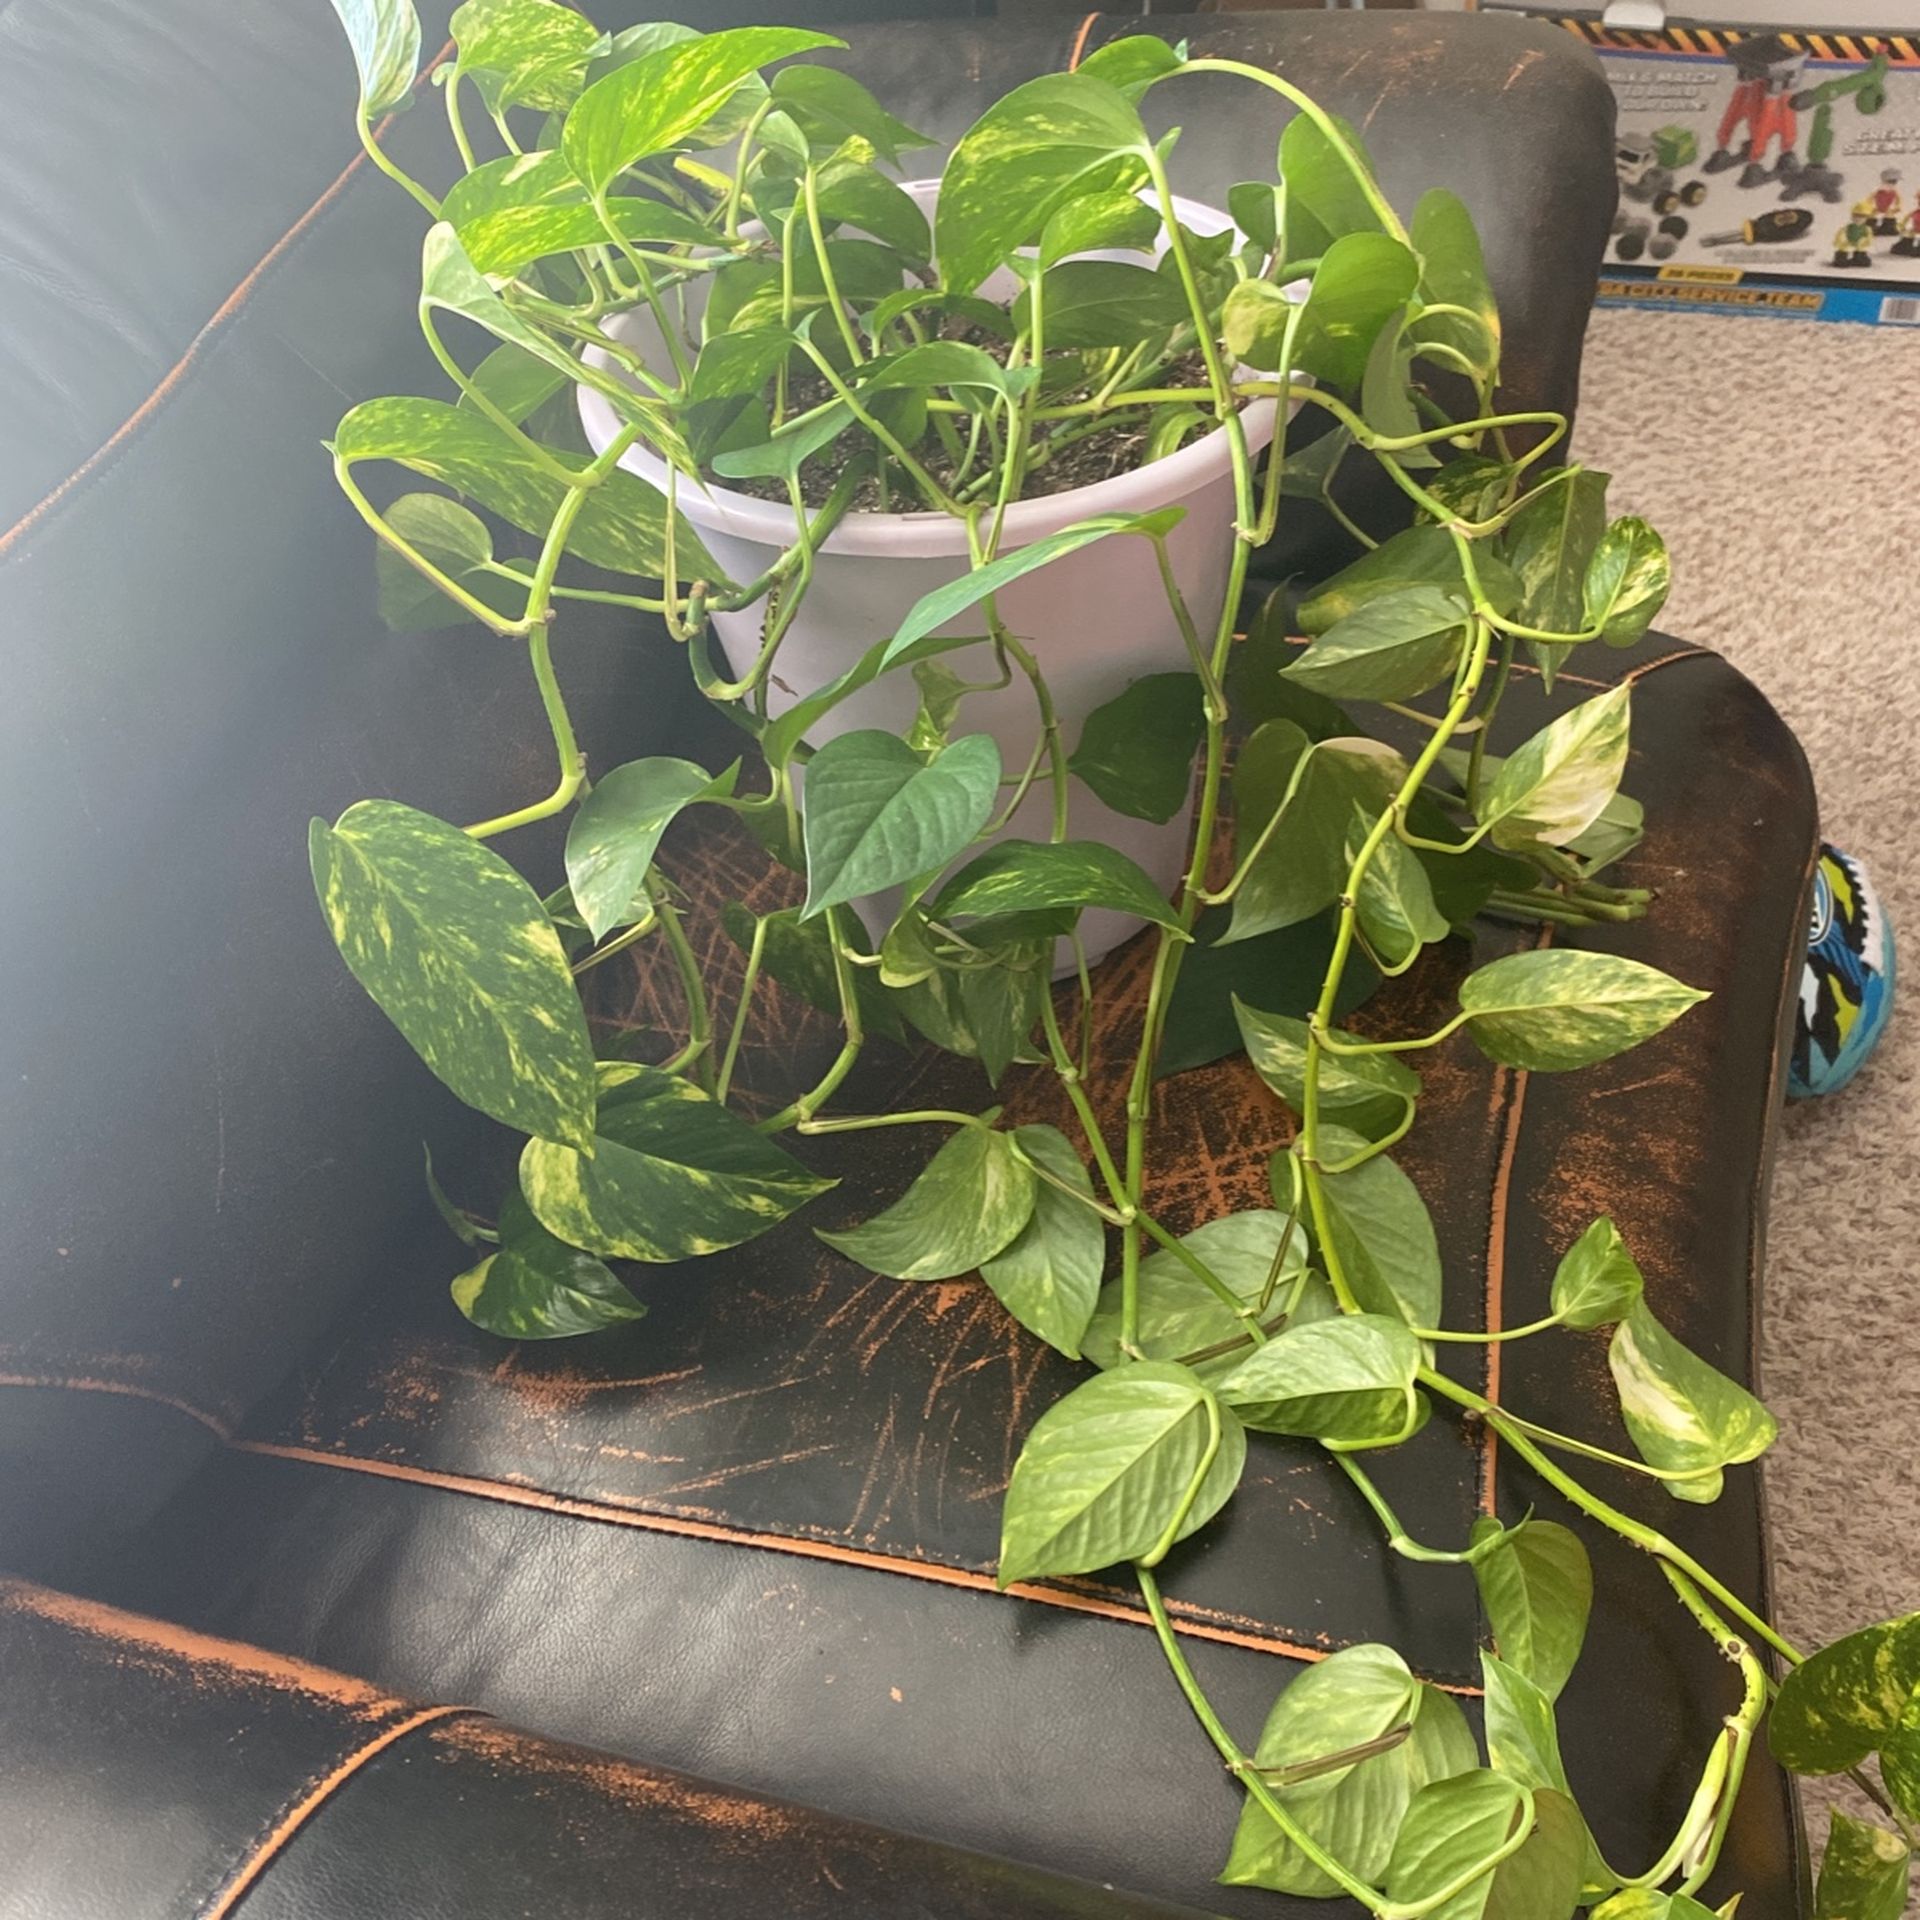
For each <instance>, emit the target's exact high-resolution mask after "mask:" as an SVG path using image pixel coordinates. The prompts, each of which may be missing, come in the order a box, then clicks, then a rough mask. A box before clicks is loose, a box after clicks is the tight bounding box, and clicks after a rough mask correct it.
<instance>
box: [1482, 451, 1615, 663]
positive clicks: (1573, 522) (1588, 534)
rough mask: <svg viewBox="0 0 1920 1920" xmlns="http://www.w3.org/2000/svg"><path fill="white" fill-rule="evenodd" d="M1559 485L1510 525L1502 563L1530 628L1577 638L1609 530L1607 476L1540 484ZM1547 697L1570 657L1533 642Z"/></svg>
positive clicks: (1553, 472)
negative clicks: (1590, 575) (1590, 571)
mask: <svg viewBox="0 0 1920 1920" xmlns="http://www.w3.org/2000/svg"><path fill="white" fill-rule="evenodd" d="M1548 480H1553V481H1555V482H1556V484H1554V485H1553V486H1551V487H1549V488H1547V490H1546V491H1545V492H1543V493H1541V494H1540V495H1539V496H1538V498H1536V499H1534V500H1531V501H1529V502H1528V504H1527V505H1526V506H1524V507H1522V508H1521V509H1520V511H1519V512H1518V513H1516V514H1515V515H1514V516H1513V518H1512V519H1511V520H1510V521H1509V522H1508V523H1507V528H1506V532H1505V533H1504V534H1503V535H1502V537H1501V541H1500V557H1501V558H1502V559H1503V560H1505V562H1506V563H1507V565H1508V566H1509V567H1511V568H1512V570H1513V574H1514V577H1515V579H1516V580H1517V581H1518V582H1519V584H1520V591H1521V598H1520V604H1519V607H1518V609H1517V611H1518V613H1519V616H1520V618H1521V619H1522V620H1523V621H1524V622H1525V623H1526V625H1528V626H1530V627H1540V628H1543V629H1544V630H1546V631H1548V632H1551V633H1578V632H1579V631H1580V630H1581V629H1582V627H1584V626H1585V625H1586V578H1587V568H1588V566H1589V565H1590V564H1591V562H1592V560H1593V556H1594V551H1595V549H1596V548H1597V547H1598V546H1599V544H1600V537H1601V535H1602V534H1603V533H1604V532H1605V531H1606V526H1607V476H1606V475H1605V474H1604V473H1594V472H1592V471H1591V470H1574V469H1568V468H1559V469H1554V468H1549V469H1547V470H1546V471H1544V472H1542V473H1540V474H1538V475H1537V476H1536V484H1541V483H1544V482H1546V481H1548ZM1527 644H1528V647H1529V649H1530V651H1531V652H1532V654H1533V658H1534V661H1535V663H1536V664H1537V665H1538V667H1539V669H1540V678H1541V681H1542V682H1543V684H1544V685H1545V686H1546V687H1547V689H1548V690H1549V691H1551V690H1552V687H1553V678H1554V674H1555V673H1556V672H1557V671H1558V669H1559V667H1560V664H1561V662H1562V661H1563V660H1564V659H1565V657H1566V648H1565V647H1563V646H1553V645H1542V644H1541V643H1540V642H1538V641H1529V642H1528V643H1527Z"/></svg>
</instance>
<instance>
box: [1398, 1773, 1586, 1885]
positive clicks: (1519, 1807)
mask: <svg viewBox="0 0 1920 1920" xmlns="http://www.w3.org/2000/svg"><path fill="white" fill-rule="evenodd" d="M1529 1811H1530V1810H1529V1808H1528V1805H1527V1796H1526V1793H1525V1792H1524V1791H1523V1790H1522V1789H1521V1788H1520V1787H1518V1786H1516V1785H1515V1784H1514V1782H1513V1781H1511V1780H1510V1779H1508V1778H1507V1777H1506V1776H1505V1775H1504V1774H1498V1773H1491V1772H1489V1771H1487V1770H1486V1769H1485V1768H1483V1767H1476V1768H1475V1769H1474V1770H1473V1771H1472V1772H1471V1773H1457V1774H1454V1775H1453V1776H1452V1777H1451V1778H1450V1779H1446V1780H1432V1781H1429V1782H1428V1783H1427V1785H1425V1786H1424V1787H1422V1788H1421V1789H1420V1791H1419V1792H1418V1793H1416V1794H1415V1795H1414V1796H1413V1798H1412V1800H1411V1801H1410V1802H1409V1803H1408V1805H1407V1814H1406V1818H1405V1819H1404V1820H1402V1821H1401V1823H1400V1830H1399V1832H1398V1833H1396V1834H1395V1835H1394V1839H1393V1854H1392V1857H1391V1858H1390V1859H1389V1860H1388V1862H1387V1884H1386V1893H1387V1898H1388V1899H1389V1900H1394V1901H1399V1902H1401V1903H1404V1904H1408V1905H1411V1904H1413V1903H1414V1902H1417V1901H1422V1900H1431V1899H1432V1898H1433V1897H1434V1896H1435V1895H1436V1894H1440V1893H1443V1892H1445V1891H1446V1889H1447V1888H1449V1887H1451V1886H1452V1885H1454V1883H1455V1882H1456V1881H1458V1880H1460V1879H1461V1878H1462V1877H1463V1876H1464V1875H1467V1874H1470V1873H1472V1872H1473V1870H1474V1869H1475V1868H1476V1867H1477V1866H1481V1865H1487V1866H1488V1876H1487V1879H1486V1880H1485V1881H1484V1882H1483V1883H1481V1884H1479V1885H1477V1886H1474V1887H1471V1888H1469V1889H1468V1890H1467V1892H1466V1893H1465V1894H1463V1895H1462V1896H1460V1897H1458V1898H1456V1899H1452V1900H1449V1901H1447V1903H1446V1904H1445V1905H1444V1906H1443V1907H1440V1908H1438V1909H1436V1911H1437V1912H1439V1913H1441V1914H1444V1915H1445V1916H1446V1920H1479V1916H1480V1915H1481V1914H1482V1913H1484V1912H1485V1911H1486V1902H1487V1900H1488V1898H1489V1896H1490V1895H1491V1894H1492V1891H1493V1882H1492V1869H1491V1865H1490V1863H1491V1862H1492V1860H1493V1857H1494V1855H1495V1854H1497V1853H1498V1852H1499V1851H1500V1850H1501V1848H1503V1847H1504V1846H1505V1845H1506V1844H1507V1842H1508V1841H1509V1840H1511V1839H1512V1838H1513V1836H1514V1834H1515V1833H1516V1832H1517V1831H1518V1830H1519V1828H1520V1827H1521V1825H1522V1824H1523V1823H1524V1822H1525V1821H1526V1820H1527V1819H1528V1818H1529ZM1536 1920H1548V1916H1547V1915H1546V1914H1544V1913H1542V1914H1540V1915H1538V1916H1537V1917H1536Z"/></svg>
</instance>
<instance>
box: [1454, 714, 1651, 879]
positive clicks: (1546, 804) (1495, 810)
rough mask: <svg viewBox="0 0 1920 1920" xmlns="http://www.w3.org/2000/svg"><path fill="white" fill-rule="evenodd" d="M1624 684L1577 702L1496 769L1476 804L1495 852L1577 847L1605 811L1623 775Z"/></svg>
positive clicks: (1624, 732) (1625, 733)
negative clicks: (1490, 831) (1574, 844)
mask: <svg viewBox="0 0 1920 1920" xmlns="http://www.w3.org/2000/svg"><path fill="white" fill-rule="evenodd" d="M1632 697H1633V688H1632V687H1631V686H1630V685H1628V684H1627V683H1626V682H1624V681H1623V682H1622V683H1621V684H1620V685H1619V686H1617V687H1615V688H1613V689H1612V690H1611V691H1610V692H1608V693H1603V694H1600V695H1598V696H1597V697H1596V698H1594V699H1592V700H1583V701H1581V703H1580V704H1579V705H1578V706H1577V707H1574V708H1572V709H1570V710H1569V711H1568V712H1566V713H1563V714H1561V715H1560V717H1559V718H1558V719H1557V720H1554V721H1553V722H1552V723H1551V724H1549V725H1548V726H1546V727H1543V728H1542V729H1541V730H1540V732H1538V733H1536V734H1535V735H1534V736H1533V738H1532V739H1531V740H1529V741H1528V742H1527V743H1526V745H1525V746H1523V747H1522V748H1520V750H1519V751H1518V752H1517V753H1512V754H1509V755H1508V756H1507V758H1506V759H1505V760H1504V761H1502V762H1501V765H1500V773H1499V777H1498V778H1497V779H1495V781H1494V782H1493V784H1492V786H1491V787H1489V788H1488V789H1487V790H1486V792H1485V794H1484V796H1483V798H1482V800H1481V804H1480V820H1481V824H1482V825H1486V826H1491V827H1492V829H1493V839H1494V844H1495V845H1496V846H1502V847H1526V846H1531V845H1533V844H1534V843H1536V842H1542V841H1543V842H1545V844H1546V845H1548V846H1550V847H1564V846H1567V845H1568V844H1570V843H1571V842H1572V841H1575V840H1578V839H1579V838H1580V836H1581V835H1582V834H1583V833H1585V832H1586V831H1587V829H1588V828H1589V827H1591V826H1592V825H1593V823H1594V822H1595V821H1596V820H1598V819H1599V818H1600V815H1601V814H1602V813H1603V812H1604V811H1605V809H1606V805H1607V802H1608V801H1609V800H1611V799H1612V798H1613V796H1614V793H1615V792H1616V790H1617V789H1618V788H1619V785H1620V782H1621V779H1622V778H1623V777H1624V775H1625V773H1626V771H1627V726H1628V703H1629V702H1630V701H1631V699H1632Z"/></svg>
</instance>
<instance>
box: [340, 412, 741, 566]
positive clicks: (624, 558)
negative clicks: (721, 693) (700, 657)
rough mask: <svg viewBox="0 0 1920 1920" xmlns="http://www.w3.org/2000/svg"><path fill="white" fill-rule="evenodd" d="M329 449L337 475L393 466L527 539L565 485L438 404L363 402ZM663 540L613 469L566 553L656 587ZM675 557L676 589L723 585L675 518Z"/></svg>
mask: <svg viewBox="0 0 1920 1920" xmlns="http://www.w3.org/2000/svg"><path fill="white" fill-rule="evenodd" d="M333 445H334V452H335V455H336V456H337V457H338V458H339V459H340V460H341V461H342V462H343V463H345V464H346V465H349V466H351V465H353V464H354V463H356V462H358V461H361V460H393V461H397V462H398V463H399V464H400V465H401V466H403V467H407V468H409V469H411V470H412V471H413V472H415V473H419V474H424V475H426V477H427V478H428V479H430V480H438V481H439V482H441V484H442V485H444V486H448V487H451V488H453V489H454V491H455V492H457V493H464V494H466V495H467V496H468V497H469V498H470V499H473V500H477V501H478V502H479V503H480V504H481V505H482V506H483V507H485V508H487V509H488V510H489V511H490V512H493V513H497V514H499V516H500V517H501V518H502V519H503V520H509V521H511V522H512V523H513V524H514V525H515V526H516V527H519V528H522V529H523V530H524V531H526V532H528V533H532V534H538V535H544V534H545V533H546V531H547V529H548V527H549V526H550V525H551V524H552V522H553V517H554V515H555V514H556V513H557V512H558V511H559V509H560V503H561V502H562V501H563V500H564V499H565V498H566V494H567V487H566V483H565V482H564V481H562V480H560V479H559V478H557V477H556V476H555V475H553V474H551V473H549V472H548V471H547V470H546V468H545V467H543V466H542V465H541V464H540V463H539V461H537V460H536V459H535V458H534V456H533V455H532V454H531V453H530V452H529V451H528V450H527V449H526V448H525V447H523V446H521V445H520V444H519V443H518V442H516V441H515V440H513V439H512V438H510V437H509V436H508V435H507V434H505V433H503V432H502V431H501V430H500V428H498V427H496V426H495V425H494V424H493V422H492V421H491V420H488V419H485V418H484V417H482V416H481V415H480V414H478V413H475V412H474V411H472V410H471V409H470V408H466V407H450V406H448V405H447V404H446V402H445V401H442V400H423V399H416V398H413V397H411V396H408V397H396V398H392V399H383V400H366V401H362V402H361V404H360V405H359V406H357V407H355V408H354V409H353V410H352V411H351V412H350V413H349V414H348V415H347V416H346V418H345V419H343V420H342V421H341V422H340V426H339V430H338V432H337V433H336V434H335V436H334V442H333ZM550 453H551V457H552V458H553V459H555V460H557V461H558V462H559V463H560V464H561V465H562V466H565V467H571V468H573V469H574V470H575V471H578V470H579V469H581V468H584V467H585V466H586V465H587V464H588V462H587V461H585V460H583V459H581V458H579V457H578V456H576V455H572V454H565V453H561V452H558V451H554V450H550ZM666 531H667V502H666V496H665V495H664V494H662V493H661V492H660V490H659V489H658V488H657V487H654V486H651V485H649V483H648V482H646V481H645V480H642V479H641V478H640V476H639V475H638V474H634V473H629V472H627V471H626V469H625V468H624V467H616V468H614V470H613V471H612V472H611V473H609V474H607V475H605V476H604V478H603V479H602V480H601V482H600V484H599V485H598V486H596V487H595V488H594V489H593V490H592V492H591V493H589V495H588V496H587V502H586V505H585V506H584V507H583V508H582V509H581V511H580V514H579V517H578V518H577V519H576V520H575V521H574V523H573V528H572V531H571V532H570V533H569V535H568V537H567V543H566V545H567V551H568V552H569V553H575V554H578V555H579V556H580V558H581V559H582V560H586V561H589V562H590V563H591V564H593V565H594V566H597V567H608V568H611V569H612V570H613V571H614V572H616V573H632V574H638V575H640V576H641V577H642V578H644V579H649V580H658V579H661V578H663V577H664V576H665V573H666V554H667V546H666ZM675 547H676V552H677V557H678V560H679V565H680V575H681V578H682V579H683V580H692V579H704V580H707V581H710V582H712V583H714V584H716V585H717V584H719V583H720V582H722V581H724V580H725V578H726V576H725V574H724V573H722V571H721V569H720V566H719V563H718V562H717V561H716V560H715V559H714V558H713V556H712V555H711V554H710V553H709V552H708V551H707V550H706V547H705V546H704V545H703V544H702V543H701V540H700V536H699V535H698V534H697V533H695V532H694V530H693V528H692V527H691V526H690V525H689V524H688V523H687V521H686V519H685V517H684V516H683V517H681V519H680V521H679V526H678V531H677V532H676V534H675Z"/></svg>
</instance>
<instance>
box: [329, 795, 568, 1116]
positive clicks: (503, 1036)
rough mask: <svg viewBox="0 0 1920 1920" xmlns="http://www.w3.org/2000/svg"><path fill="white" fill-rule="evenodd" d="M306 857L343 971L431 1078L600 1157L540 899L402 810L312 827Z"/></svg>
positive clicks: (506, 869)
mask: <svg viewBox="0 0 1920 1920" xmlns="http://www.w3.org/2000/svg"><path fill="white" fill-rule="evenodd" d="M308 850H309V853H310V856H311V859H312V863H313V884H314V889H315V891H316V892H317V893H318V894H319V896H320V905H321V909H322V911H323V912H324V913H325V914H326V917H327V926H328V928H329V930H330V931H331V932H332V934H333V938H334V943H335V944H336V945H337V946H338V947H339V949H340V953H341V956H342V958H344V959H345V961H346V963H347V966H348V968H349V969H350V970H351V972H352V974H353V977H354V978H355V979H356V980H358V981H359V982H360V984H361V985H362V986H363V987H365V988H366V990H367V992H368V993H369V994H371V995H372V996H373V999H374V1001H375V1003H376V1004H377V1005H378V1006H379V1008H380V1010H381V1012H383V1013H384V1014H385V1015H386V1016H387V1018H388V1019H389V1020H391V1021H392V1022H393V1024H394V1025H395V1026H396V1027H398V1028H399V1029H400V1031H401V1033H402V1034H403V1035H404V1036H405V1038H406V1040H407V1043H408V1045H410V1046H411V1047H412V1048H413V1050H414V1051H415V1052H416V1053H417V1054H419V1056H420V1058H421V1059H422V1060H424V1061H425V1062H426V1063H427V1065H428V1066H429V1067H430V1068H432V1069H433V1071H434V1073H435V1074H437V1075H438V1076H439V1078H440V1079H441V1080H442V1081H443V1082H444V1083H445V1084H446V1085H447V1086H448V1087H449V1088H450V1089H451V1090H452V1091H453V1092H454V1093H456V1094H457V1095H458V1096H459V1097H460V1098H461V1099H462V1100H464V1101H465V1102H466V1103H467V1104H468V1106H470V1107H477V1108H479V1110H480V1111H481V1112H482V1113H484V1114H488V1115H490V1116H491V1117H492V1118H493V1119H495V1120H499V1121H503V1122H504V1123H505V1124H506V1125H508V1126H510V1127H518V1128H520V1129H521V1130H522V1131H523V1132H527V1133H533V1134H541V1135H544V1136H546V1137H547V1138H548V1139H550V1140H564V1141H568V1142H570V1143H571V1144H572V1146H577V1147H587V1148H590V1147H591V1146H592V1143H593V1111H594V1085H593V1048H592V1046H591V1044H590V1043H589V1041H588V1038H587V1022H586V1016H585V1015H584V1014H583V1013H582V1012H581V1010H580V998H579V995H578V994H577V993H576V992H575V991H574V985H573V976H572V974H571V973H570V972H569V971H568V969H567V956H566V954H565V953H564V952H563V951H562V950H561V946H560V937H559V935H558V934H556V933H555V932H554V930H553V922H552V921H551V920H549V919H548V918H547V912H546V909H545V907H543V906H542V905H541V904H540V896H539V895H538V894H537V893H535V892H534V891H533V889H532V888H531V887H529V886H528V885H527V883H526V882H525V881H524V880H522V879H521V878H520V876H519V875H518V874H517V873H515V872H514V870H513V869H512V868H511V867H510V866H508V865H507V863H506V862H505V861H504V860H502V859H501V858H500V856H499V855H498V854H497V853H495V852H493V851H492V850H491V849H490V848H488V847H484V846H482V845H481V844H480V842H479V841H477V840H475V839H473V838H472V837H471V836H469V835H468V834H465V833H462V832H461V831H460V829H459V828H458V827H453V826H449V825H448V824H447V823H446V822H445V821H444V820H436V819H434V818H433V816H432V815H431V814H425V813H419V812H416V811H415V810H414V809H413V808H412V807H404V806H401V805H400V804H399V802H397V801H394V800H362V801H359V802H358V803H356V804H355V805H353V806H351V807H349V808H348V809H347V810H346V812H345V813H343V814H342V815H341V816H340V819H339V822H338V824H337V825H334V826H331V827H330V826H328V825H327V823H326V822H325V821H324V820H316V821H314V823H313V825H312V828H311V830H310V832H309V835H308ZM570 1150H571V1149H570V1148H569V1149H556V1151H570Z"/></svg>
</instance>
